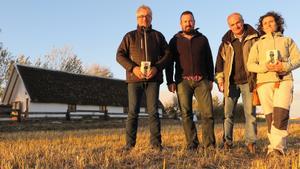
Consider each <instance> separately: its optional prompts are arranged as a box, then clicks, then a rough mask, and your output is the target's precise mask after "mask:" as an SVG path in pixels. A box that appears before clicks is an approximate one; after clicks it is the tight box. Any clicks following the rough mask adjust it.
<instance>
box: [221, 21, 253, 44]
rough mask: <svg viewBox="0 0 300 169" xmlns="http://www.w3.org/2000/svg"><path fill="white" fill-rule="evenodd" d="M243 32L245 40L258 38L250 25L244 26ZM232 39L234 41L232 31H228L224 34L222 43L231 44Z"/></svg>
mask: <svg viewBox="0 0 300 169" xmlns="http://www.w3.org/2000/svg"><path fill="white" fill-rule="evenodd" d="M244 30H245V35H244V36H246V38H245V40H248V39H251V38H255V37H258V32H257V31H256V30H255V29H254V28H253V27H252V26H251V25H249V24H244ZM234 39H235V37H234V35H233V33H232V31H231V30H228V31H227V32H226V33H225V34H224V36H223V38H222V41H223V42H225V43H231V42H233V40H234Z"/></svg>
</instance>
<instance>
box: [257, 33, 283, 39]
mask: <svg viewBox="0 0 300 169" xmlns="http://www.w3.org/2000/svg"><path fill="white" fill-rule="evenodd" d="M282 36H283V34H282V33H281V32H274V33H272V34H271V35H270V34H264V35H262V36H261V37H260V39H265V38H268V37H282Z"/></svg>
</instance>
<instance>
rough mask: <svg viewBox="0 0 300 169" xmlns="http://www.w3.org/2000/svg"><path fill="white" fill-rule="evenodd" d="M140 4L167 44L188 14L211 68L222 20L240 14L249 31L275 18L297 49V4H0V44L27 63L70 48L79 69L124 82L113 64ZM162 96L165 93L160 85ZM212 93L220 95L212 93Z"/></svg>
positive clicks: (133, 0) (113, 0) (128, 0)
mask: <svg viewBox="0 0 300 169" xmlns="http://www.w3.org/2000/svg"><path fill="white" fill-rule="evenodd" d="M142 4H145V5H148V6H150V7H151V9H152V12H153V20H152V26H153V28H154V29H156V30H158V31H160V32H162V33H163V34H164V36H165V38H166V40H167V41H169V40H170V39H171V38H172V36H173V35H174V34H175V33H176V32H178V31H180V25H179V16H180V14H181V13H182V12H183V11H185V10H190V11H192V12H193V13H194V17H195V20H196V27H198V28H199V31H200V32H202V33H203V34H204V35H205V36H206V37H207V38H208V40H209V43H210V46H211V49H212V53H213V56H214V62H215V60H216V55H217V50H218V47H219V45H220V42H221V38H222V36H223V34H224V33H225V32H226V31H227V30H228V25H227V22H226V18H227V16H228V15H229V14H231V13H233V12H239V13H241V14H242V15H243V18H244V20H245V23H249V24H251V25H252V26H254V27H256V24H257V22H258V19H259V17H260V16H262V15H263V14H265V13H266V12H268V11H276V12H279V13H281V14H282V16H283V17H284V19H285V22H286V27H285V32H284V34H285V35H286V36H289V37H292V38H293V40H294V41H295V42H296V44H298V46H299V45H300V31H299V27H300V22H299V16H300V10H299V7H300V1H297V0H285V1H279V0H263V1H262V0H253V1H245V0H240V1H237V0H209V1H199V0H188V1H183V0H121V1H120V0H109V1H107V0H102V1H100V0H23V1H17V0H0V7H1V15H0V29H1V32H0V42H2V43H3V47H4V48H6V49H8V50H9V51H10V52H11V53H12V54H13V55H14V56H19V55H25V56H29V57H30V59H31V60H34V59H35V58H37V57H42V56H44V55H45V54H48V53H50V52H51V50H52V49H53V48H63V47H64V46H69V47H71V48H72V49H73V52H74V53H75V54H76V55H77V56H78V57H79V58H80V59H81V60H82V61H83V64H84V65H91V64H94V63H96V64H99V65H101V66H104V67H107V68H109V69H110V70H111V72H112V73H113V74H114V78H117V79H125V71H124V69H123V68H122V67H121V66H120V65H119V64H118V63H117V62H116V56H115V55H116V50H117V48H118V46H119V44H120V42H121V40H122V38H123V36H124V35H125V34H126V33H127V32H129V31H131V30H134V29H135V28H136V25H137V24H136V16H135V12H136V9H137V8H138V7H139V6H140V5H142ZM299 70H300V69H299ZM299 70H296V71H294V79H295V91H294V103H293V105H296V106H292V110H291V112H292V111H293V112H294V114H293V115H296V116H300V90H297V88H299V87H300V71H299ZM161 91H162V92H163V93H167V88H166V85H165V84H163V85H162V86H161ZM213 93H215V94H217V95H220V93H218V92H217V91H216V87H214V91H213ZM297 105H299V106H298V107H299V108H298V107H297ZM296 111H298V112H299V113H295V112H296Z"/></svg>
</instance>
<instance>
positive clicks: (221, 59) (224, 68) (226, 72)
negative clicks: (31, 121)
mask: <svg viewBox="0 0 300 169" xmlns="http://www.w3.org/2000/svg"><path fill="white" fill-rule="evenodd" d="M244 27H245V30H246V33H247V36H246V37H245V39H244V41H243V61H244V65H245V68H246V67H247V66H246V65H247V60H248V55H249V52H250V49H251V47H252V45H253V44H254V43H255V42H256V41H257V39H258V33H257V32H256V30H255V29H254V28H252V27H251V26H250V25H248V24H245V25H244ZM231 37H232V32H231V31H230V30H229V31H228V32H227V33H226V34H225V35H224V36H223V38H222V43H221V45H220V47H219V51H218V55H217V61H216V67H215V69H216V70H215V72H216V74H215V79H216V81H217V83H220V82H224V95H225V96H228V95H229V86H230V75H231V71H232V65H233V62H234V49H233V47H232V44H231V41H232V39H231ZM245 71H246V72H247V76H248V77H247V79H248V83H249V86H250V91H252V90H253V88H254V85H255V76H256V75H255V74H254V73H249V72H248V70H247V68H246V70H245Z"/></svg>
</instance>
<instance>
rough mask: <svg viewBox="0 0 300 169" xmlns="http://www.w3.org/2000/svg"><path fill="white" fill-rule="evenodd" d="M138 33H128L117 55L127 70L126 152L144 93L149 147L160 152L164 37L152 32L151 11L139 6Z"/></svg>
mask: <svg viewBox="0 0 300 169" xmlns="http://www.w3.org/2000/svg"><path fill="white" fill-rule="evenodd" d="M136 17H137V24H138V25H137V29H136V30H133V31H131V32H128V33H127V34H126V35H125V36H124V38H123V40H122V42H121V44H120V46H119V48H118V51H117V56H116V59H117V61H118V62H119V63H120V64H121V65H122V66H123V67H124V68H125V69H126V81H127V83H128V102H129V103H128V108H129V111H128V117H127V122H126V145H125V147H124V149H125V150H130V149H132V148H133V147H134V146H135V144H136V135H137V126H138V113H139V112H140V104H141V99H142V95H143V93H145V96H146V102H147V109H146V110H147V112H148V114H149V125H150V145H151V148H153V149H156V150H161V149H162V141H161V132H160V130H161V129H160V119H159V114H158V102H159V101H158V98H159V86H160V84H161V83H162V82H163V76H162V70H163V68H164V67H165V65H166V64H167V63H168V62H169V60H170V52H169V48H168V44H167V42H166V40H165V38H164V36H163V35H162V34H161V33H160V32H158V31H156V30H154V29H152V25H151V21H152V11H151V9H150V8H149V7H148V6H145V5H142V6H140V7H139V8H138V9H137V11H136Z"/></svg>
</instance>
